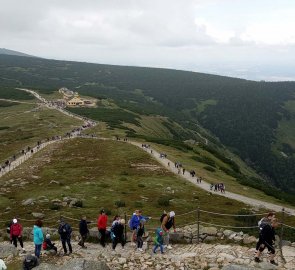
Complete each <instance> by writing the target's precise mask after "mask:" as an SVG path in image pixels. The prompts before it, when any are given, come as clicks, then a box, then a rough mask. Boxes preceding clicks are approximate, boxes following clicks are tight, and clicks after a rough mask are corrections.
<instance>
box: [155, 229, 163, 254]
mask: <svg viewBox="0 0 295 270" xmlns="http://www.w3.org/2000/svg"><path fill="white" fill-rule="evenodd" d="M163 241H164V239H163V230H162V229H161V228H158V229H157V230H156V236H155V246H154V249H153V252H154V253H156V251H157V249H158V247H160V250H161V253H162V254H163V253H164V250H163Z"/></svg>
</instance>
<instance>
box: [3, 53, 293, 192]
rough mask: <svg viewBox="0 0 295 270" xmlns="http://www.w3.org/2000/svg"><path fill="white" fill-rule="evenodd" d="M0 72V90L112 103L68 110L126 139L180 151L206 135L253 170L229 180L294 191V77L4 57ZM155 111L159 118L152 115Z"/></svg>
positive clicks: (213, 145)
mask: <svg viewBox="0 0 295 270" xmlns="http://www.w3.org/2000/svg"><path fill="white" fill-rule="evenodd" d="M0 74H1V76H0V86H1V88H2V87H11V88H13V87H17V86H18V87H19V86H22V87H28V88H32V89H38V90H39V91H40V92H41V93H44V94H50V93H53V92H54V91H56V90H57V89H58V88H60V87H62V86H66V87H68V88H70V89H73V90H76V91H79V93H81V94H83V95H87V96H92V97H95V98H97V99H98V100H101V101H102V100H106V99H107V100H110V101H111V102H113V103H114V104H116V106H117V107H116V108H106V107H104V106H98V108H95V109H75V110H74V111H75V112H77V113H80V114H83V115H87V116H89V117H92V118H94V119H97V120H102V121H106V122H107V123H108V124H109V126H110V128H111V129H120V130H123V131H124V132H125V133H126V134H127V135H128V136H135V137H138V138H142V139H146V140H149V141H155V140H157V142H160V143H162V144H166V145H167V144H174V146H175V147H179V148H183V149H185V147H186V146H185V145H184V143H183V141H186V140H191V139H192V140H195V141H202V138H207V139H208V140H209V146H210V149H211V150H210V151H212V152H214V155H217V156H220V155H221V156H222V155H223V154H224V153H225V151H227V150H225V148H224V146H226V147H228V149H229V150H230V151H231V152H233V153H235V154H237V155H239V156H240V157H241V158H242V159H243V160H244V162H246V164H248V165H249V166H251V167H252V168H253V169H255V170H256V172H257V173H259V176H258V175H256V176H255V179H252V180H251V178H250V177H249V175H246V176H245V177H244V174H241V172H240V171H239V170H238V169H237V168H236V171H235V170H233V169H232V170H230V171H227V173H229V174H231V175H232V176H233V177H234V178H236V179H238V180H239V179H243V180H242V181H243V182H244V183H245V184H249V185H251V186H256V187H259V188H262V189H263V188H264V189H265V190H273V193H276V190H275V189H273V188H272V187H268V186H269V184H271V185H274V186H276V187H277V188H279V189H281V190H283V191H285V192H287V193H290V194H294V191H295V156H294V151H295V148H294V140H293V138H294V136H295V135H294V132H293V131H294V127H295V126H294V123H295V122H294V119H295V118H294V117H295V115H294V106H293V104H294V92H295V83H294V82H277V83H270V82H254V81H247V80H242V79H234V78H229V77H223V76H216V75H209V74H202V73H195V72H186V71H178V70H168V69H156V68H139V67H123V66H111V65H98V64H88V63H78V62H69V61H53V60H46V59H38V58H24V57H14V56H5V55H1V56H0ZM158 116H161V117H162V118H161V119H162V120H159V119H158V120H155V119H156V117H158ZM147 117H149V119H150V120H147ZM151 119H153V120H151ZM164 119H167V120H164ZM150 121H156V122H157V123H159V121H162V122H161V126H164V127H165V128H164V130H162V131H160V130H159V132H154V131H151V132H147V130H152V129H150V128H149V124H147V122H150ZM156 122H154V123H155V124H156ZM153 126H154V125H153ZM156 129H158V128H156ZM164 134H168V137H167V136H165V135H164ZM203 140H204V139H203ZM202 142H203V143H204V141H202ZM223 145H224V146H223ZM220 158H221V157H220ZM259 178H260V179H263V180H259ZM240 181H241V180H240Z"/></svg>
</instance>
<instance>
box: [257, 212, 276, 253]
mask: <svg viewBox="0 0 295 270" xmlns="http://www.w3.org/2000/svg"><path fill="white" fill-rule="evenodd" d="M274 218H275V214H274V213H273V212H270V213H268V214H267V216H266V217H263V218H262V219H260V220H259V221H258V227H259V239H258V242H257V244H256V250H255V253H257V252H258V250H259V247H260V245H261V244H262V243H263V239H262V235H261V231H262V229H263V228H264V226H265V225H267V224H268V225H271V221H272V219H274Z"/></svg>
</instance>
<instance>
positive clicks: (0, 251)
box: [0, 243, 18, 259]
mask: <svg viewBox="0 0 295 270" xmlns="http://www.w3.org/2000/svg"><path fill="white" fill-rule="evenodd" d="M11 255H12V256H16V255H18V251H17V249H16V248H15V246H14V245H12V244H9V243H0V258H1V259H3V258H7V257H8V256H11Z"/></svg>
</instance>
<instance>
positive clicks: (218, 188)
mask: <svg viewBox="0 0 295 270" xmlns="http://www.w3.org/2000/svg"><path fill="white" fill-rule="evenodd" d="M210 190H214V191H215V192H216V191H220V192H221V193H225V185H224V183H218V184H210Z"/></svg>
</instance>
